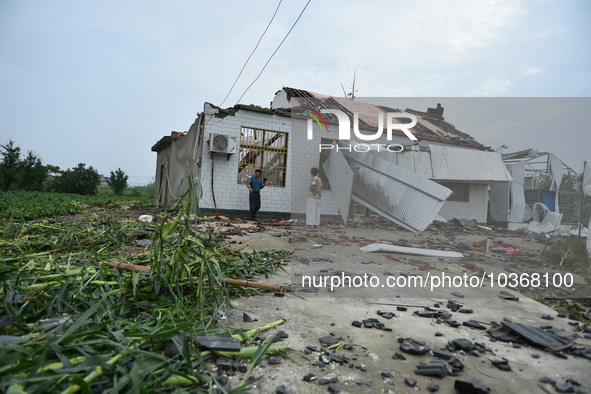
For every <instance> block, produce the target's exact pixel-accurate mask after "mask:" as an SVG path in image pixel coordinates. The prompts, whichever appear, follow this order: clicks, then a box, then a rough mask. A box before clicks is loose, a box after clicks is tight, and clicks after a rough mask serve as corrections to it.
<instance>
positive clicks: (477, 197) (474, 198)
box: [438, 183, 488, 223]
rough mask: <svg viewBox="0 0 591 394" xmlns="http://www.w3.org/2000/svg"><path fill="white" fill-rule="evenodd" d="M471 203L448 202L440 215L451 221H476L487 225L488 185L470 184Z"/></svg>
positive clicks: (444, 204)
mask: <svg viewBox="0 0 591 394" xmlns="http://www.w3.org/2000/svg"><path fill="white" fill-rule="evenodd" d="M469 200H470V201H469V202H457V201H446V202H444V203H443V206H442V207H441V210H440V211H439V213H438V215H440V216H443V217H444V218H446V219H448V220H450V219H453V218H457V219H470V220H471V219H476V220H477V221H478V223H486V216H487V211H488V185H482V184H476V183H472V184H470V198H469Z"/></svg>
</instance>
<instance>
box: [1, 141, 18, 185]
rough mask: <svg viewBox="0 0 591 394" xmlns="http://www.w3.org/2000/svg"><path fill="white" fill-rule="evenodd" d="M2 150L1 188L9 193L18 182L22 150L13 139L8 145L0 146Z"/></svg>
mask: <svg viewBox="0 0 591 394" xmlns="http://www.w3.org/2000/svg"><path fill="white" fill-rule="evenodd" d="M0 148H1V149H2V162H1V163H0V188H2V190H4V191H8V190H9V189H10V187H11V186H14V185H15V184H16V183H17V181H18V175H19V170H20V162H21V148H20V146H15V145H14V141H13V140H12V139H9V140H8V143H7V144H6V145H0Z"/></svg>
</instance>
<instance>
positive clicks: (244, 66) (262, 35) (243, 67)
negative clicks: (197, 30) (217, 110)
mask: <svg viewBox="0 0 591 394" xmlns="http://www.w3.org/2000/svg"><path fill="white" fill-rule="evenodd" d="M282 2H283V0H279V4H277V8H276V9H275V13H274V14H273V16H272V17H271V20H270V21H269V23H268V24H267V27H266V28H265V31H264V32H263V34H261V37H260V38H259V41H258V42H257V44H256V46H255V47H254V49H253V50H252V52H251V53H250V56H248V59H246V62H244V65H243V66H242V69H241V70H240V73H238V76H237V77H236V80H235V81H234V83H233V84H232V87H231V88H230V91H229V92H228V94H226V97H224V100H223V101H222V103H221V104H220V107H222V106H223V105H224V103H225V102H226V100H227V99H228V96H229V95H230V93H232V90H234V86H236V82H238V79H239V78H240V76H241V75H242V72H243V71H244V69H245V68H246V65H247V64H248V62H249V61H250V58H251V57H252V55H254V52H255V51H256V50H257V48H258V47H259V44H260V43H261V41H262V39H263V37H264V36H265V33H267V30H269V26H271V23H272V22H273V19H275V15H277V11H279V7H280V6H281V3H282Z"/></svg>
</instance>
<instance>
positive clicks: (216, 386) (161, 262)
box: [0, 191, 289, 393]
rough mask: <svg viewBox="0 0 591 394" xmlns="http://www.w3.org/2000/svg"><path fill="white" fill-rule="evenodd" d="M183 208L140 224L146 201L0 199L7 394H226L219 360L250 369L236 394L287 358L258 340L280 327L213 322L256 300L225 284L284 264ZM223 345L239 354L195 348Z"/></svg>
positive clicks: (43, 196) (0, 328) (48, 196)
mask: <svg viewBox="0 0 591 394" xmlns="http://www.w3.org/2000/svg"><path fill="white" fill-rule="evenodd" d="M184 198H185V204H178V203H177V204H175V205H173V206H171V207H169V208H168V209H167V210H166V211H165V212H161V216H159V220H158V221H157V222H154V223H144V222H141V221H138V220H137V217H138V216H139V211H140V208H142V207H143V208H146V205H145V204H147V203H150V202H151V201H150V200H151V199H150V198H148V197H146V196H139V197H138V196H129V195H128V196H123V197H119V196H117V197H116V196H114V195H107V194H103V195H99V196H90V197H88V196H78V195H66V194H57V193H38V192H9V193H1V194H0V281H1V283H2V285H1V288H0V299H1V300H2V303H1V305H0V360H2V362H1V363H0V392H7V393H22V392H27V393H47V392H58V393H59V392H62V393H73V392H77V391H80V392H85V393H89V392H113V393H115V392H142V393H150V392H162V391H164V392H177V391H178V392H216V390H217V392H226V391H228V390H230V389H229V385H228V383H227V378H225V377H224V376H222V374H221V370H218V369H217V368H216V367H215V365H214V364H212V361H215V360H216V358H217V357H219V356H220V355H224V356H227V357H234V358H233V360H234V361H235V362H237V363H240V364H241V365H242V366H243V368H244V372H245V373H244V376H243V378H242V379H241V380H240V381H239V383H236V382H234V384H233V387H232V389H233V390H232V392H246V391H248V390H249V389H250V388H251V387H252V386H251V385H252V384H253V381H254V380H253V379H252V377H251V371H252V368H254V366H256V365H257V364H258V363H259V362H260V360H261V358H262V356H263V355H264V354H285V352H286V351H287V350H288V349H286V348H284V347H279V346H271V343H272V339H273V335H269V339H268V340H265V341H263V340H262V338H261V337H262V335H259V334H260V333H261V332H262V331H265V330H269V329H273V328H275V327H276V326H277V325H279V324H281V323H282V321H277V322H266V323H267V324H265V325H263V326H261V327H260V328H259V329H255V330H252V331H249V332H244V331H241V330H239V329H233V328H232V329H222V328H221V327H220V325H219V320H218V318H219V317H220V314H221V313H223V311H227V310H229V309H230V308H231V306H230V300H231V299H232V297H236V296H238V295H240V294H244V293H245V292H252V291H255V290H253V289H246V288H243V287H237V286H230V285H228V284H227V283H226V282H225V281H224V279H225V278H238V279H249V280H255V279H256V278H257V277H260V276H266V275H268V274H269V273H271V272H273V271H277V270H281V269H282V267H281V265H282V262H283V261H285V260H286V259H288V258H289V255H288V254H287V253H286V252H283V251H273V252H265V253H263V252H252V253H247V252H242V251H237V250H234V249H231V248H230V247H229V246H227V245H226V244H224V243H223V242H221V240H220V239H218V238H216V237H215V236H213V235H211V234H210V233H209V232H200V231H198V228H197V224H198V223H199V218H196V217H195V216H193V215H190V214H189V212H191V205H192V201H193V197H192V196H191V192H190V191H188V192H187V193H186V194H185V195H184ZM122 212H127V213H130V214H128V215H122V214H121V213H122ZM142 239H143V240H148V241H149V242H145V244H146V245H145V246H144V245H143V244H139V245H138V243H137V241H138V240H142ZM231 327H232V326H231ZM219 335H227V336H228V337H231V338H234V339H233V340H234V341H236V340H238V343H239V344H240V350H239V351H238V350H236V351H234V352H227V351H226V352H224V351H220V350H219V349H213V350H212V349H209V348H207V347H203V345H202V342H198V340H197V336H201V338H203V337H204V336H205V337H206V338H207V337H211V336H219ZM231 338H228V340H230V339H231Z"/></svg>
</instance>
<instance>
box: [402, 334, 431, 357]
mask: <svg viewBox="0 0 591 394" xmlns="http://www.w3.org/2000/svg"><path fill="white" fill-rule="evenodd" d="M400 350H401V351H403V352H404V353H408V354H418V355H421V354H426V353H429V352H430V351H431V348H430V347H429V346H427V344H425V342H422V341H415V340H414V339H412V338H406V339H404V341H403V342H402V344H401V345H400Z"/></svg>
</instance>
